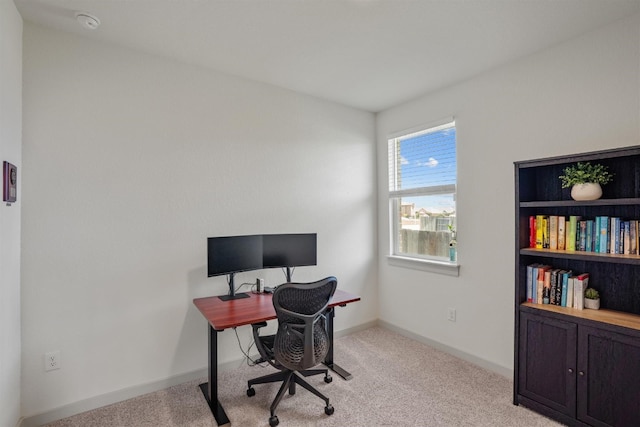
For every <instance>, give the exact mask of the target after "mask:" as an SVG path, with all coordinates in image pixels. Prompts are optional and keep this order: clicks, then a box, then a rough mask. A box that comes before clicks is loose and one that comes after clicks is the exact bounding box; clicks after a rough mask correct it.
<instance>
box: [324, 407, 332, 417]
mask: <svg viewBox="0 0 640 427" xmlns="http://www.w3.org/2000/svg"><path fill="white" fill-rule="evenodd" d="M324 413H325V414H327V415H333V406H331V405H327V406H325V408H324Z"/></svg>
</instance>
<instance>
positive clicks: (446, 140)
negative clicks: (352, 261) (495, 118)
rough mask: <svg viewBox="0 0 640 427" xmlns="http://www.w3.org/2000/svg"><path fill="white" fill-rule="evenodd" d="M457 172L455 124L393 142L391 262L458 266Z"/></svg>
mask: <svg viewBox="0 0 640 427" xmlns="http://www.w3.org/2000/svg"><path fill="white" fill-rule="evenodd" d="M456 170H457V167H456V128H455V122H454V121H453V120H450V121H447V122H446V123H442V124H440V125H438V126H432V127H429V128H427V129H422V130H420V131H417V132H405V133H404V134H402V135H400V136H397V137H394V138H392V139H389V207H390V212H391V227H390V229H391V255H392V256H398V257H404V258H413V259H419V260H432V261H441V262H446V263H451V264H455V229H456ZM452 242H453V247H454V258H451V253H450V245H451V244H452Z"/></svg>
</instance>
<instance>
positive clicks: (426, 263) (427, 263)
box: [387, 255, 460, 277]
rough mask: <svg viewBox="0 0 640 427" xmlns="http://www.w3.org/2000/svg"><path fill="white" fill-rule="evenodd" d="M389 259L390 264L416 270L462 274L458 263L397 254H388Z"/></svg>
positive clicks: (449, 274) (454, 274)
mask: <svg viewBox="0 0 640 427" xmlns="http://www.w3.org/2000/svg"><path fill="white" fill-rule="evenodd" d="M387 261H388V263H389V265H393V266H395V267H403V268H412V269H414V270H422V271H428V272H431V273H437V274H444V275H447V276H455V277H458V276H459V275H460V265H459V264H458V263H451V262H446V261H433V260H427V259H417V258H408V257H401V256H397V255H388V256H387Z"/></svg>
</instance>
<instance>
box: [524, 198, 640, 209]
mask: <svg viewBox="0 0 640 427" xmlns="http://www.w3.org/2000/svg"><path fill="white" fill-rule="evenodd" d="M634 205H640V198H635V197H629V198H623V199H598V200H589V201H580V202H578V201H575V200H549V201H531V202H520V207H521V208H547V207H552V208H555V207H580V206H586V207H588V206H634Z"/></svg>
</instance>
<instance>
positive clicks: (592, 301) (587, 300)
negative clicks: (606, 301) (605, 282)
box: [584, 288, 600, 310]
mask: <svg viewBox="0 0 640 427" xmlns="http://www.w3.org/2000/svg"><path fill="white" fill-rule="evenodd" d="M584 308H590V309H592V310H598V309H599V308H600V294H599V293H598V291H596V290H595V289H593V288H587V290H585V291H584Z"/></svg>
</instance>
